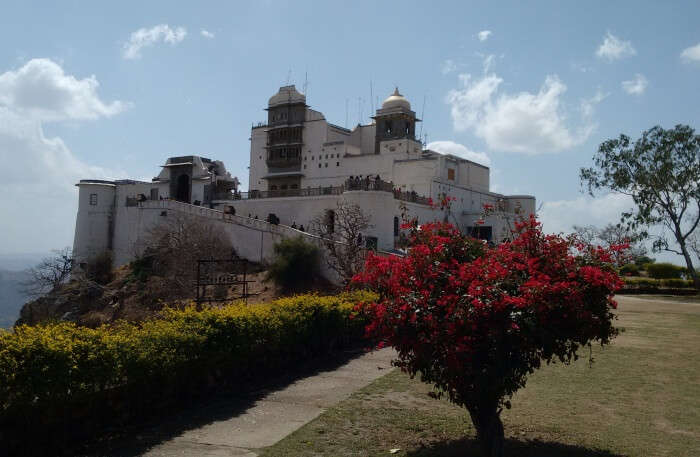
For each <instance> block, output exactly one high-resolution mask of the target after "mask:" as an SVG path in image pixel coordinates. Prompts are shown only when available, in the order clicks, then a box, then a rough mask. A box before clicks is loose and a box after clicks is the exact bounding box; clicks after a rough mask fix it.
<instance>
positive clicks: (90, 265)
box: [85, 251, 114, 285]
mask: <svg viewBox="0 0 700 457" xmlns="http://www.w3.org/2000/svg"><path fill="white" fill-rule="evenodd" d="M113 260H114V256H113V255H112V251H103V252H102V253H101V254H97V255H96V256H94V257H92V258H91V259H90V260H88V261H87V265H86V267H85V276H87V278H88V279H91V280H93V281H95V282H96V283H98V284H102V285H104V284H108V283H110V282H111V281H112V279H113V278H114V271H113V270H112V262H113Z"/></svg>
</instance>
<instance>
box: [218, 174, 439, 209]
mask: <svg viewBox="0 0 700 457" xmlns="http://www.w3.org/2000/svg"><path fill="white" fill-rule="evenodd" d="M347 191H375V192H376V191H379V192H391V193H392V194H393V196H394V198H395V199H396V200H402V201H405V202H411V203H418V204H420V205H429V204H430V199H429V198H428V197H424V196H422V195H418V194H417V193H416V192H415V191H410V192H406V191H402V190H401V189H399V188H397V187H394V184H393V183H391V182H388V181H383V180H382V179H377V178H359V177H358V178H349V179H347V180H346V181H345V183H344V184H343V185H340V186H326V187H307V188H306V189H278V190H252V191H250V192H227V193H218V194H216V195H215V197H214V199H215V200H256V199H260V198H280V197H316V196H321V195H340V194H342V193H343V192H347Z"/></svg>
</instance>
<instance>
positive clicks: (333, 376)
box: [109, 348, 395, 457]
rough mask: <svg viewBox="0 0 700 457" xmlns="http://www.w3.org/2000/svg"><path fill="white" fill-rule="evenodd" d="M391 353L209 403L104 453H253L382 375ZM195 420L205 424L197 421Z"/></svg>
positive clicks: (152, 456)
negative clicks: (170, 427)
mask: <svg viewBox="0 0 700 457" xmlns="http://www.w3.org/2000/svg"><path fill="white" fill-rule="evenodd" d="M394 355H395V353H394V351H393V349H389V348H385V349H381V350H379V351H374V352H370V353H366V354H362V355H359V356H358V357H356V358H354V359H352V360H350V361H349V362H347V363H346V364H344V365H342V366H340V367H339V368H336V369H332V370H327V371H319V372H317V373H316V374H314V375H312V376H309V377H306V378H303V379H299V380H297V381H295V382H293V383H292V384H289V385H287V386H286V387H283V388H281V389H279V390H274V391H269V392H262V393H260V392H259V393H258V394H259V395H258V397H257V399H254V400H253V401H249V402H248V403H247V404H244V406H242V407H237V406H236V405H235V404H231V403H227V402H223V403H227V404H223V405H222V404H217V405H214V406H213V409H209V410H208V411H206V412H204V413H200V416H201V415H202V414H204V415H206V416H207V417H198V418H195V420H194V422H195V425H193V426H192V425H191V424H189V425H190V426H188V424H179V425H178V427H177V430H178V432H177V433H171V434H170V436H168V437H164V439H160V437H159V436H158V435H157V434H158V430H157V427H156V429H154V430H151V431H150V432H148V431H147V432H145V433H144V436H137V437H135V440H136V441H139V440H141V441H142V442H141V443H140V444H139V445H137V446H134V443H131V445H129V444H127V445H126V446H124V447H123V448H122V449H119V450H112V451H110V453H109V455H119V456H125V457H126V456H136V455H143V456H147V457H165V456H167V457H170V456H180V457H184V456H203V457H219V456H244V457H254V456H257V452H256V450H257V449H260V448H263V447H266V446H271V445H273V444H275V443H276V442H278V441H279V440H281V439H282V438H284V437H285V436H287V435H289V434H290V433H292V432H293V431H295V430H296V429H298V428H299V427H301V426H302V425H304V424H306V423H308V422H309V421H311V420H313V419H314V418H316V417H318V415H320V414H321V413H322V412H324V411H325V410H326V408H328V407H330V406H333V405H335V404H336V403H338V402H340V401H341V400H344V399H346V398H347V397H349V396H350V394H351V393H353V392H354V391H356V390H358V389H360V388H362V387H364V386H366V385H367V384H369V383H370V382H372V381H374V380H375V379H377V378H379V377H381V376H383V375H385V374H387V373H388V372H389V371H390V370H391V369H392V367H391V364H390V362H391V358H392V357H393V356H394ZM238 406H240V405H238ZM202 419H203V420H202ZM180 421H181V419H180ZM197 422H200V423H201V422H206V423H205V424H203V425H197ZM166 428H167V426H166Z"/></svg>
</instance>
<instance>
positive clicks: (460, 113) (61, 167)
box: [0, 0, 700, 257]
mask: <svg viewBox="0 0 700 457" xmlns="http://www.w3.org/2000/svg"><path fill="white" fill-rule="evenodd" d="M521 3H524V2H466V1H455V2H439V1H435V2H426V1H423V2H413V1H405V0H404V1H401V2H389V1H386V2H376V1H354V2H310V1H309V2H306V1H295V2H286V1H280V2H277V1H254V2H250V3H245V2H216V1H210V2H188V3H187V4H185V2H165V1H163V2H158V1H149V2H132V1H126V0H125V1H121V2H112V3H106V2H78V1H74V2H71V1H64V2H48V1H46V2H35V1H10V0H3V2H2V5H0V10H1V11H2V14H0V160H1V161H2V166H1V167H0V191H1V192H2V196H3V198H2V199H0V256H15V257H16V256H18V255H25V254H27V253H45V252H48V251H49V250H51V249H60V248H62V247H65V246H70V245H72V242H73V231H74V224H75V216H76V211H77V188H76V187H75V186H74V184H75V183H76V182H77V181H78V180H79V179H85V178H127V177H129V178H135V179H150V178H152V177H153V176H156V175H157V174H158V172H159V170H160V168H159V166H160V165H162V164H163V163H164V162H165V160H166V159H167V158H168V157H170V156H177V155H191V154H192V155H202V156H205V157H210V158H213V159H219V160H223V161H224V162H225V164H226V166H227V168H228V169H229V170H230V171H231V173H232V174H233V175H236V176H238V177H239V179H240V180H241V181H242V183H243V187H244V188H247V181H248V179H247V178H248V170H247V166H248V157H249V148H250V143H249V137H250V127H251V125H252V124H254V123H257V122H259V121H263V120H264V119H265V117H266V116H265V112H264V111H263V109H264V108H265V106H266V103H267V99H268V98H269V97H270V96H271V95H273V94H274V93H275V92H276V91H277V89H278V88H279V87H280V86H281V85H285V84H287V83H293V84H296V85H297V87H299V88H300V89H303V87H304V86H305V87H306V93H307V103H308V104H309V105H311V106H312V107H313V108H314V109H317V110H319V111H321V112H323V113H324V114H325V116H326V118H327V119H328V120H329V122H332V123H335V124H339V125H347V126H348V127H352V126H354V125H356V124H357V123H358V122H363V123H366V122H368V121H369V116H370V115H371V111H372V108H373V107H374V108H376V107H377V105H378V103H381V100H383V99H384V98H385V97H386V96H388V95H389V94H390V93H391V92H392V91H393V89H394V87H395V86H398V87H399V90H400V92H401V93H402V94H403V95H405V96H406V97H407V98H408V99H409V100H410V101H411V102H412V106H413V109H414V110H415V111H416V112H417V113H418V115H419V117H421V118H422V119H424V122H423V125H422V127H419V130H420V129H421V128H422V132H423V134H424V135H425V136H427V138H426V139H427V143H428V145H429V146H430V145H432V146H431V147H434V148H435V149H440V150H442V151H450V152H454V153H457V154H460V155H463V156H464V157H467V158H471V159H474V160H476V161H479V162H481V163H484V164H486V165H489V166H490V167H491V186H492V190H494V191H497V192H501V193H505V194H529V195H535V196H536V197H537V204H538V207H539V212H538V215H539V217H540V218H541V220H542V222H543V225H544V229H545V231H548V232H562V231H563V232H566V231H570V230H571V227H572V226H573V225H574V224H578V225H585V224H593V225H598V226H603V225H605V224H606V223H609V222H617V221H618V220H619V216H620V213H621V212H622V211H624V210H626V209H628V208H629V205H630V202H629V201H628V200H627V199H626V198H624V197H621V196H619V195H597V196H596V197H594V198H592V197H590V196H587V195H586V194H584V193H582V191H581V185H580V182H579V178H578V172H579V169H580V168H581V167H583V166H589V165H591V163H592V156H593V154H594V153H595V152H596V150H597V147H598V145H599V144H600V143H601V142H602V141H604V140H606V139H609V138H615V137H617V136H619V135H620V134H621V133H625V134H627V135H629V136H631V137H632V138H637V137H638V136H639V135H640V133H641V132H642V131H644V130H646V129H649V128H651V127H653V126H655V125H661V126H662V127H664V128H672V127H673V126H675V125H676V124H679V123H681V124H688V125H690V126H692V127H694V128H697V127H699V126H700V108H699V107H700V84H699V83H698V81H700V27H698V26H697V17H700V2H697V1H686V2H684V1H676V2H672V3H669V4H667V3H665V2H644V1H617V2H607V1H600V2H595V1H589V2H547V1H540V2H528V3H527V5H525V4H521ZM370 88H371V89H370ZM370 90H371V91H370ZM372 95H373V96H372Z"/></svg>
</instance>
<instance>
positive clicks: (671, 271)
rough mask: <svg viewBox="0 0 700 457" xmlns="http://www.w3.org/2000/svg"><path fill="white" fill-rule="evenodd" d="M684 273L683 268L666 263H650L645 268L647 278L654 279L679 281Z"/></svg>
mask: <svg viewBox="0 0 700 457" xmlns="http://www.w3.org/2000/svg"><path fill="white" fill-rule="evenodd" d="M685 271H686V269H685V268H683V267H679V266H678V265H674V264H672V263H667V262H663V263H652V264H649V265H648V266H647V272H648V273H649V276H650V277H652V278H655V279H672V278H674V279H680V278H681V276H682V275H683V273H684V272H685Z"/></svg>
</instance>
